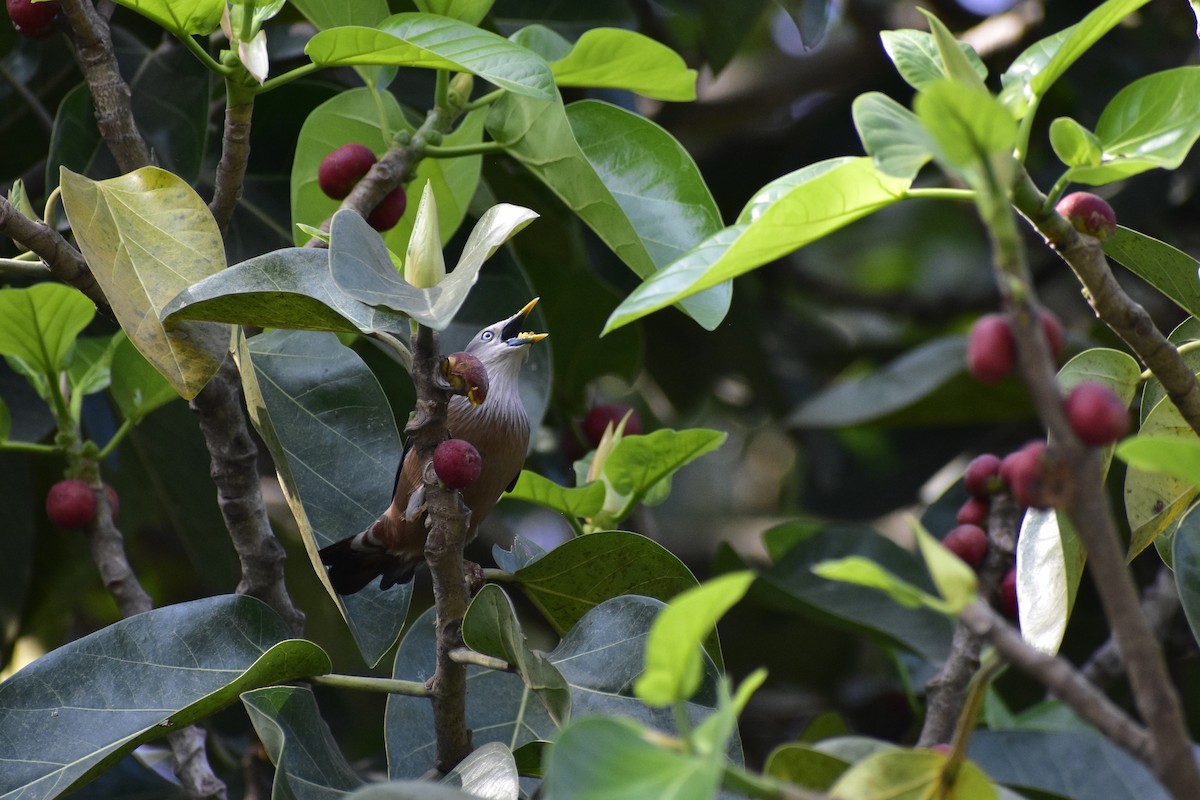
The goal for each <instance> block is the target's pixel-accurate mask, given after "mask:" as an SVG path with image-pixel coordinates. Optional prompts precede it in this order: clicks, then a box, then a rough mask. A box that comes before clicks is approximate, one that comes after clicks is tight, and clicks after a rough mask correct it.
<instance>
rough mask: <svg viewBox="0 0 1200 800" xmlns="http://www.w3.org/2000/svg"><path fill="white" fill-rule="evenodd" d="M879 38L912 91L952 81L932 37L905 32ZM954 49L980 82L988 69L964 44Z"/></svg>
mask: <svg viewBox="0 0 1200 800" xmlns="http://www.w3.org/2000/svg"><path fill="white" fill-rule="evenodd" d="M879 38H880V39H882V40H883V49H884V50H885V51H886V52H887V54H888V58H890V59H891V60H892V63H893V64H895V65H896V70H897V71H898V72H899V73H900V77H902V78H904V80H905V81H906V82H907V83H908V85H909V86H911V87H913V88H914V89H917V90H920V89H924V88H925V87H926V86H928V85H929V84H931V83H935V82H937V81H939V80H941V79H943V78H949V77H951V75H950V74H949V73H948V72H947V71H946V67H945V65H944V62H943V60H942V57H941V55H940V54H939V53H938V46H937V42H935V41H934V38H933V35H932V34H929V33H926V32H925V31H917V30H910V29H905V30H898V31H883V32H882V33H880V34H879ZM951 38H953V37H951ZM957 46H958V49H959V50H960V51H961V52H962V54H963V57H964V58H966V59H967V61H968V62H970V64H971V69H972V70H973V71H974V72H975V74H976V75H977V76H978V77H979V79H980V80H982V79H983V78H986V77H987V67H986V66H984V64H983V61H982V60H981V59H980V58H979V54H978V53H976V52H975V48H973V47H971V46H970V45H969V44H966V43H965V42H957Z"/></svg>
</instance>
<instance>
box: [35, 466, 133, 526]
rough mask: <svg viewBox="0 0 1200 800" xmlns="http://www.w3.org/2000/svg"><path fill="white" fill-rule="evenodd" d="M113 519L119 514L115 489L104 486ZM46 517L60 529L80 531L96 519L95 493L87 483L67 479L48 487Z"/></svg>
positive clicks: (119, 507) (118, 503) (118, 499)
mask: <svg viewBox="0 0 1200 800" xmlns="http://www.w3.org/2000/svg"><path fill="white" fill-rule="evenodd" d="M104 493H105V495H107V497H108V505H109V508H110V509H111V511H112V517H113V519H116V518H117V514H119V513H120V512H121V501H120V498H118V497H117V491H116V489H114V488H112V487H111V486H109V485H108V484H107V483H106V484H104ZM46 516H48V517H49V518H50V521H51V522H53V523H54V524H55V525H57V526H59V527H60V528H69V529H71V530H82V529H84V528H86V527H88V526H89V525H91V524H92V520H94V519H95V518H96V493H95V492H93V491H92V486H91V484H89V483H88V482H87V481H81V480H79V479H78V478H69V479H67V480H63V481H59V482H58V483H56V484H54V485H53V486H51V487H50V491H49V492H48V493H47V494H46Z"/></svg>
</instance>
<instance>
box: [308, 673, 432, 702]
mask: <svg viewBox="0 0 1200 800" xmlns="http://www.w3.org/2000/svg"><path fill="white" fill-rule="evenodd" d="M310 680H312V682H313V683H315V684H317V685H318V686H336V687H338V688H341V689H358V690H359V691H363V692H383V693H385V694H402V695H405V696H406V697H429V689H428V688H426V686H425V684H423V683H421V682H419V681H402V680H397V679H395V678H374V677H371V676H367V675H314V676H313V677H312V678H311V679H310Z"/></svg>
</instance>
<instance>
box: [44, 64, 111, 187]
mask: <svg viewBox="0 0 1200 800" xmlns="http://www.w3.org/2000/svg"><path fill="white" fill-rule="evenodd" d="M61 167H66V168H68V169H70V170H71V171H73V172H78V173H80V174H81V175H87V176H89V177H92V178H96V179H101V178H112V177H114V176H116V175H119V174H120V169H119V168H118V167H117V162H116V159H114V158H113V155H112V152H111V151H109V149H108V148H107V147H105V146H104V139H103V137H101V136H100V128H99V127H97V125H96V112H95V107H94V106H93V105H92V93H91V91H90V90H89V89H88V87H87V84H86V83H81V84H80V85H78V86H76V87H75V88H74V89H71V90H70V91H69V92H67V93H66V95H64V96H63V99H62V101H61V102H59V104H58V111H57V113H55V115H54V129H53V130H52V131H51V132H50V150H49V152H48V153H47V155H46V185H47V186H57V185H58V176H59V169H60V168H61Z"/></svg>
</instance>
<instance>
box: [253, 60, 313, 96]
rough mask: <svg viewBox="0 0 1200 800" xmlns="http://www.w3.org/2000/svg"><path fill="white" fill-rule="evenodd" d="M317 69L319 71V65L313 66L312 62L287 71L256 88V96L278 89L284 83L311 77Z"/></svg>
mask: <svg viewBox="0 0 1200 800" xmlns="http://www.w3.org/2000/svg"><path fill="white" fill-rule="evenodd" d="M319 69H321V65H320V64H314V63H312V62H309V63H308V64H302V65H301V66H299V67H296V68H295V69H291V70H288V71H287V72H285V73H283V74H282V75H276V76H275V77H274V78H268V79H267V80H266V81H264V82H263V85H262V86H260V87H258V94H262V93H263V92H269V91H271V90H272V89H278V88H279V87H280V86H283V85H284V84H285V83H291V82H292V81H294V80H296V79H297V78H303V77H305V76H306V75H311V74H313V73H314V72H316V71H317V70H319Z"/></svg>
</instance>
